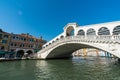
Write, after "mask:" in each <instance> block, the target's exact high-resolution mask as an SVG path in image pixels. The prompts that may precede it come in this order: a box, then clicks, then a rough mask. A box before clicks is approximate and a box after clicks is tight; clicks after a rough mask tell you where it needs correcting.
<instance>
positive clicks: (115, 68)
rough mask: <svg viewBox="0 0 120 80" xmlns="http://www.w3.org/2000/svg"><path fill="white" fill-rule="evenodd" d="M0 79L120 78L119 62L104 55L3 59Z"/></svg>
mask: <svg viewBox="0 0 120 80" xmlns="http://www.w3.org/2000/svg"><path fill="white" fill-rule="evenodd" d="M0 80H120V64H119V63H117V62H115V60H114V59H111V58H104V57H86V58H83V57H75V58H72V59H58V60H23V61H5V62H0Z"/></svg>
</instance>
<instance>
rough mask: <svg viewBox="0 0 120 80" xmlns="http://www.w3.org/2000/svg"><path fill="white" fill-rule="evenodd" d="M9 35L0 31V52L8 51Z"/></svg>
mask: <svg viewBox="0 0 120 80" xmlns="http://www.w3.org/2000/svg"><path fill="white" fill-rule="evenodd" d="M10 39H11V35H10V34H9V33H7V32H4V31H2V30H0V50H1V51H9V43H10Z"/></svg>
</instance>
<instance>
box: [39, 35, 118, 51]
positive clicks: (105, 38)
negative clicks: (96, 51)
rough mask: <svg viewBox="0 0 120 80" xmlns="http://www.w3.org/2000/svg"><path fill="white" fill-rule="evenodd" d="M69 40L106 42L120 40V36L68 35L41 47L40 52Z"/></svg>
mask: <svg viewBox="0 0 120 80" xmlns="http://www.w3.org/2000/svg"><path fill="white" fill-rule="evenodd" d="M70 41H77V42H78V41H79V42H84V41H98V42H99V41H102V42H103V41H107V42H111V41H114V42H120V36H110V35H101V36H69V37H65V38H61V39H59V40H57V41H55V42H54V43H51V44H50V45H48V46H46V47H45V48H43V49H42V50H41V51H40V53H42V52H44V51H47V50H49V49H51V48H53V47H55V46H57V45H59V44H61V43H65V42H70Z"/></svg>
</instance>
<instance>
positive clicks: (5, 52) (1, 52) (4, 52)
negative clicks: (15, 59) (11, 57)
mask: <svg viewBox="0 0 120 80" xmlns="http://www.w3.org/2000/svg"><path fill="white" fill-rule="evenodd" d="M0 54H15V52H7V51H0Z"/></svg>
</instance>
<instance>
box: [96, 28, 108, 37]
mask: <svg viewBox="0 0 120 80" xmlns="http://www.w3.org/2000/svg"><path fill="white" fill-rule="evenodd" d="M98 35H110V30H109V29H108V28H107V27H101V28H100V29H99V30H98Z"/></svg>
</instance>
